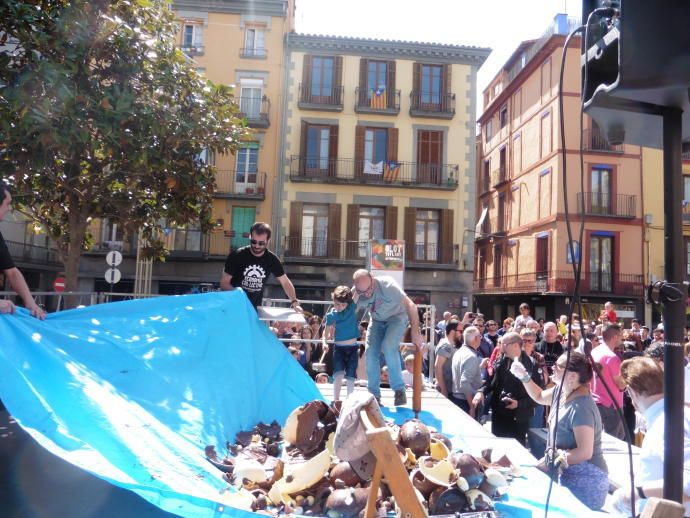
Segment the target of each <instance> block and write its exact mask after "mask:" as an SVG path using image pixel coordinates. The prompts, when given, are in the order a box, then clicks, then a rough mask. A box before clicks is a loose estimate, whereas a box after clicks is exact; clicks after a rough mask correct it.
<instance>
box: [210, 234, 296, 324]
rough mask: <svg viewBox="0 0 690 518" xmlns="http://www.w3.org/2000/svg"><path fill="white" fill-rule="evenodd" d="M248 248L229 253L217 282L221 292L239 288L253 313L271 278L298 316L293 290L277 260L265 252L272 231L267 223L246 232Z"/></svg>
mask: <svg viewBox="0 0 690 518" xmlns="http://www.w3.org/2000/svg"><path fill="white" fill-rule="evenodd" d="M249 236H250V240H249V243H250V244H249V245H248V246H245V247H242V248H240V249H238V250H235V251H233V252H230V254H229V255H228V258H227V259H226V260H225V269H224V271H223V275H222V277H221V279H220V289H221V290H224V291H229V290H234V289H235V288H242V289H243V290H244V291H245V293H246V294H247V298H249V302H251V303H252V306H254V309H256V308H257V306H260V305H261V301H262V300H263V298H264V285H265V284H266V281H268V278H269V276H270V275H271V274H273V275H274V276H275V278H276V279H277V280H278V282H279V283H280V285H281V286H282V287H283V289H284V290H285V294H286V295H287V297H288V298H289V299H290V301H291V306H290V307H291V308H292V309H294V310H295V311H297V312H299V313H301V312H302V308H301V307H300V305H299V300H297V294H296V293H295V287H294V286H293V285H292V282H291V281H290V279H288V276H287V275H285V270H283V265H282V264H281V262H280V259H278V257H277V256H276V255H275V254H274V253H273V252H271V251H270V250H269V249H268V242H269V241H270V240H271V227H270V226H269V225H268V224H267V223H254V224H253V225H252V227H251V228H250V229H249Z"/></svg>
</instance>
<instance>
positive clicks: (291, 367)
mask: <svg viewBox="0 0 690 518" xmlns="http://www.w3.org/2000/svg"><path fill="white" fill-rule="evenodd" d="M0 372H1V373H2V375H1V376H0V398H2V400H3V402H4V403H5V405H6V406H7V408H8V410H9V411H10V413H11V414H12V415H13V416H14V417H15V418H16V419H17V421H18V422H19V423H20V425H21V426H22V427H23V428H24V429H25V430H26V431H27V432H28V433H29V434H30V435H31V436H33V438H34V439H36V440H37V441H38V442H39V443H40V444H41V445H42V446H43V447H45V448H46V449H48V450H49V451H51V452H52V453H54V454H56V455H58V456H60V457H62V458H64V459H65V460H67V461H68V462H70V463H72V464H74V465H76V466H78V467H80V468H82V469H84V470H86V471H88V472H90V473H92V474H94V475H96V476H98V477H101V478H103V479H105V480H107V481H109V482H110V483H112V484H115V485H118V486H121V487H124V488H126V489H130V490H132V491H134V492H136V493H137V494H139V495H140V496H142V497H143V498H145V499H146V500H148V501H149V502H151V503H153V504H154V505H156V506H158V507H160V508H161V509H164V510H166V511H169V512H172V513H175V514H179V515H182V516H189V517H197V516H198V517H209V516H238V517H239V516H248V517H249V516H256V515H254V514H251V513H248V512H244V511H239V510H237V509H236V508H234V506H237V507H243V500H242V499H241V498H240V495H239V494H237V493H235V492H234V491H233V490H232V489H228V484H227V482H225V481H224V480H223V479H222V478H221V475H222V474H221V473H220V472H219V471H218V470H217V469H216V468H215V467H213V466H212V465H211V464H210V463H208V462H207V461H206V460H205V455H204V447H205V446H206V445H207V444H213V445H217V446H221V448H219V451H222V445H224V444H225V442H226V440H228V439H232V438H233V437H234V436H235V433H236V432H237V431H239V430H241V429H247V428H251V427H253V426H254V425H255V424H256V423H257V422H259V421H265V422H270V421H272V420H273V419H277V420H278V421H279V422H281V423H282V422H283V421H284V420H285V418H286V417H287V416H288V414H289V413H290V412H291V411H292V410H293V409H294V408H295V407H297V406H299V405H301V404H303V403H305V402H306V401H310V400H313V399H321V398H322V396H321V394H320V392H319V391H318V390H317V388H316V386H315V385H314V383H313V382H312V381H311V380H310V378H309V377H308V376H307V374H306V373H305V372H304V370H303V369H302V367H300V366H299V364H298V363H297V362H295V361H293V359H292V358H291V357H290V355H289V353H288V351H287V350H286V348H285V347H284V346H283V344H281V343H280V342H279V341H278V340H276V338H275V336H274V335H273V334H272V333H271V332H270V331H269V330H268V328H267V327H266V325H265V324H263V323H261V322H260V321H259V320H257V318H256V314H255V312H254V309H253V308H252V306H251V304H250V303H249V302H248V300H247V298H246V296H245V295H244V293H242V292H241V291H232V292H223V293H207V294H202V295H187V296H181V297H161V298H155V299H141V300H132V301H127V302H117V303H113V304H103V305H97V306H92V307H87V308H80V309H75V310H70V311H64V312H60V313H54V314H50V315H48V317H47V318H46V320H45V321H43V322H41V321H39V320H36V319H34V318H32V317H30V316H29V315H28V313H27V312H26V311H24V310H19V311H18V314H17V315H14V316H11V315H2V316H0Z"/></svg>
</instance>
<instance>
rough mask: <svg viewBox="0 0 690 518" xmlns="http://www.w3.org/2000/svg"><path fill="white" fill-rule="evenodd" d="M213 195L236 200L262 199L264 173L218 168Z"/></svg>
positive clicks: (264, 195)
mask: <svg viewBox="0 0 690 518" xmlns="http://www.w3.org/2000/svg"><path fill="white" fill-rule="evenodd" d="M215 196H216V198H224V199H236V200H264V199H265V198H266V173H259V172H246V171H234V170H231V171H227V170H218V171H216V192H215Z"/></svg>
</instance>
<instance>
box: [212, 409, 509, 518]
mask: <svg viewBox="0 0 690 518" xmlns="http://www.w3.org/2000/svg"><path fill="white" fill-rule="evenodd" d="M337 417H338V415H337V411H336V410H335V409H334V408H333V407H331V406H329V405H328V404H326V403H325V402H323V401H312V402H310V403H307V404H306V405H303V406H301V407H299V408H297V409H296V410H295V411H294V412H292V414H291V415H290V416H289V417H288V419H287V421H286V423H285V426H284V427H283V428H282V429H281V427H280V425H279V424H278V423H276V422H273V423H271V424H270V425H266V424H263V423H259V424H258V425H257V426H256V427H255V428H254V429H253V430H250V431H244V432H240V433H238V434H237V436H236V438H235V442H234V443H227V444H226V448H227V454H226V456H225V457H223V458H220V457H219V456H218V454H217V452H216V449H215V447H214V446H207V447H206V456H207V459H208V460H209V461H210V462H211V463H213V464H214V465H215V466H216V467H218V468H219V469H220V470H221V471H223V472H224V475H223V476H224V478H225V479H226V480H227V481H228V482H229V483H230V484H232V485H233V486H234V487H235V488H237V489H238V490H239V491H240V492H242V493H243V494H245V495H247V496H248V497H249V498H248V501H249V502H251V510H252V511H254V512H257V513H261V514H269V515H272V516H279V515H286V514H295V515H303V516H328V517H329V518H358V517H363V516H364V510H365V507H366V504H367V499H368V497H369V492H370V489H369V486H370V485H371V481H370V480H367V478H370V475H369V477H367V476H362V474H361V472H360V473H358V472H357V471H356V470H355V469H353V467H352V465H351V464H350V463H349V462H345V461H341V460H339V459H338V458H337V457H336V456H335V454H334V448H333V440H334V436H335V433H334V432H335V429H336V425H337ZM390 426H391V435H392V437H393V438H395V440H396V444H397V448H398V452H399V455H400V459H401V461H402V462H403V463H404V465H405V467H406V469H407V471H408V473H409V476H410V480H411V481H412V485H413V486H414V488H415V490H416V491H417V494H418V497H419V499H420V500H421V501H422V503H423V505H424V506H425V507H426V508H427V509H428V511H429V514H430V515H454V514H457V513H471V514H468V515H467V516H495V514H493V513H492V512H491V511H493V503H492V502H493V500H494V499H495V498H497V497H499V496H500V494H501V492H502V490H503V489H504V488H505V487H506V486H507V485H508V481H509V480H510V479H511V478H512V476H513V475H514V474H515V473H516V471H517V470H516V468H515V467H514V466H513V465H512V464H511V462H510V460H509V459H508V458H507V457H506V456H505V455H503V454H501V453H499V452H492V451H491V450H486V451H484V452H482V457H480V458H476V457H474V456H472V455H469V454H467V453H462V452H452V444H451V442H450V440H449V439H448V437H446V436H444V435H442V434H440V433H435V432H434V433H432V432H431V431H430V430H429V429H428V428H427V426H426V425H425V424H424V423H422V422H421V421H418V420H409V421H407V422H405V423H404V424H403V425H402V426H400V427H397V426H395V425H390ZM376 505H377V516H381V517H383V516H388V515H389V514H390V513H395V511H396V505H395V499H394V497H393V495H392V494H391V492H390V489H389V488H388V486H387V485H386V483H385V480H384V481H382V483H381V485H380V489H379V492H378V495H377V503H376ZM461 516H463V515H462V514H461Z"/></svg>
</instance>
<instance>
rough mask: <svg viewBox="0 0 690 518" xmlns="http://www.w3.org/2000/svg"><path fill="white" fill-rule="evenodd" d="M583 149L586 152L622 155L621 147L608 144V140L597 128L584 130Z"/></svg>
mask: <svg viewBox="0 0 690 518" xmlns="http://www.w3.org/2000/svg"><path fill="white" fill-rule="evenodd" d="M583 140H584V147H585V150H586V151H597V152H599V151H604V152H607V153H622V152H623V145H622V144H620V145H616V146H612V145H611V144H609V141H608V139H607V138H606V136H605V135H604V132H603V131H601V130H600V129H599V128H591V129H587V130H585V134H584V139H583Z"/></svg>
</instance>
